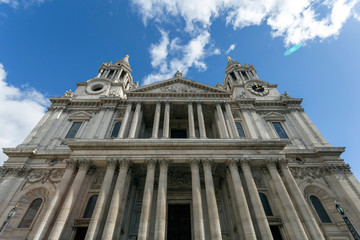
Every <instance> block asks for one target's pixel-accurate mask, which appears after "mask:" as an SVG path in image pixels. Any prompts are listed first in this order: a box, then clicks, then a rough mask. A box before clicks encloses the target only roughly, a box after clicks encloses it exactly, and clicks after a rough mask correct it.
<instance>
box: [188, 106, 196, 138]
mask: <svg viewBox="0 0 360 240" xmlns="http://www.w3.org/2000/svg"><path fill="white" fill-rule="evenodd" d="M188 119H189V134H190V138H195V122H194V109H193V104H192V103H188Z"/></svg>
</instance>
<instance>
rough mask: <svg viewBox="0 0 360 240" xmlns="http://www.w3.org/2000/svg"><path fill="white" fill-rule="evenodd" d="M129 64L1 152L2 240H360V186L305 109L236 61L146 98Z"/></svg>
mask: <svg viewBox="0 0 360 240" xmlns="http://www.w3.org/2000/svg"><path fill="white" fill-rule="evenodd" d="M131 71H132V70H131V67H130V64H129V57H128V56H126V57H125V58H123V59H121V60H118V61H116V62H115V63H112V62H109V63H103V64H102V65H101V66H100V68H99V70H98V74H97V76H95V77H94V78H92V79H89V80H87V81H84V82H78V83H76V84H77V88H76V90H75V91H74V92H72V91H71V90H69V91H66V92H65V94H64V95H63V96H60V97H52V98H50V101H51V106H50V107H49V109H48V111H47V112H46V114H45V115H44V117H43V118H42V119H41V120H40V122H39V123H38V124H37V125H36V126H35V128H34V129H33V130H32V132H31V133H30V134H29V135H28V136H27V138H26V139H25V140H24V141H23V142H22V143H21V144H20V145H18V146H17V147H15V148H4V149H3V151H4V153H5V154H6V155H7V156H8V160H7V161H6V162H5V163H4V166H3V167H1V169H0V225H1V227H0V239H11V240H24V239H28V240H43V239H50V240H58V239H63V240H83V239H86V240H97V239H99V240H100V239H104V240H113V239H119V240H135V239H138V240H190V239H193V240H208V239H211V240H221V239H223V240H238V239H239V240H255V239H261V240H272V239H273V240H306V239H309V240H310V239H314V240H325V239H328V240H351V239H355V240H356V239H360V237H359V232H360V184H359V182H358V180H357V179H356V178H355V177H354V175H353V174H352V172H351V171H350V167H349V165H347V164H345V162H344V160H343V159H342V158H341V157H340V155H341V154H342V153H343V152H344V150H345V148H344V147H333V146H332V145H331V144H330V143H328V142H327V141H326V140H325V138H324V137H323V136H322V135H321V133H320V132H319V130H318V129H317V128H316V126H315V125H314V124H313V123H312V121H311V120H310V119H309V117H308V116H307V114H306V113H305V112H304V109H303V108H302V107H301V102H302V99H301V98H293V97H291V96H290V95H289V94H288V93H287V92H285V93H283V94H281V93H279V92H278V90H277V84H273V83H269V82H267V81H264V80H262V79H260V78H259V77H258V75H257V71H256V69H255V68H254V66H253V65H249V64H246V63H244V64H241V63H239V62H237V61H235V60H232V59H231V58H230V57H228V62H227V66H226V68H225V77H224V81H223V83H222V84H220V83H218V84H217V85H216V86H209V85H206V84H203V83H199V82H196V81H193V80H189V79H186V78H184V77H183V76H182V73H181V72H179V71H178V72H176V73H175V74H174V76H173V78H170V79H167V80H164V81H161V82H157V83H154V84H150V85H144V86H139V84H138V82H135V81H133V77H132V75H131Z"/></svg>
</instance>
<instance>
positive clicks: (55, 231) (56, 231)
mask: <svg viewBox="0 0 360 240" xmlns="http://www.w3.org/2000/svg"><path fill="white" fill-rule="evenodd" d="M89 167H90V161H80V162H79V170H78V172H77V174H76V177H75V179H74V181H73V183H72V185H71V188H70V190H69V191H68V192H67V196H66V199H65V201H64V203H63V205H62V208H61V210H60V212H59V215H58V217H57V219H56V221H55V223H54V226H53V228H52V231H51V233H50V236H49V239H51V240H58V239H60V237H61V233H62V231H63V230H64V227H65V224H66V221H67V219H68V217H69V215H70V212H71V210H72V208H73V206H74V204H75V202H76V200H77V197H78V195H79V192H80V188H81V185H82V184H83V182H84V179H85V176H86V172H87V170H88V169H89Z"/></svg>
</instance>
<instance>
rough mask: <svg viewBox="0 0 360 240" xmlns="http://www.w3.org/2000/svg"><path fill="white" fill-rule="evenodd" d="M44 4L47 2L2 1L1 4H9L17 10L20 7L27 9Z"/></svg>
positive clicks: (37, 0)
mask: <svg viewBox="0 0 360 240" xmlns="http://www.w3.org/2000/svg"><path fill="white" fill-rule="evenodd" d="M44 2H45V0H0V4H8V5H10V6H11V7H13V8H17V7H19V6H23V7H24V8H27V7H30V6H32V5H35V4H36V5H40V4H42V3H44Z"/></svg>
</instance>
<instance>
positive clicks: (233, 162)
mask: <svg viewBox="0 0 360 240" xmlns="http://www.w3.org/2000/svg"><path fill="white" fill-rule="evenodd" d="M226 164H227V165H228V167H235V168H237V167H238V165H239V159H235V158H231V159H228V160H227V161H226Z"/></svg>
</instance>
